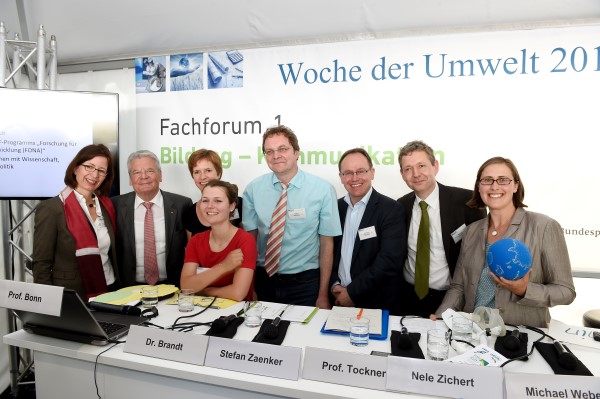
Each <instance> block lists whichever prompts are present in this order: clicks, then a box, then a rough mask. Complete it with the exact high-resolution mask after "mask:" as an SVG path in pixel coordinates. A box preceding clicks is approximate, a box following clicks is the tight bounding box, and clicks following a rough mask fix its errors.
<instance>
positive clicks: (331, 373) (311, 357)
mask: <svg viewBox="0 0 600 399" xmlns="http://www.w3.org/2000/svg"><path fill="white" fill-rule="evenodd" d="M302 370H303V371H302V378H304V379H307V380H315V381H323V382H331V383H334V384H341V385H350V386H353V387H360V388H369V389H379V390H382V391H383V390H385V379H386V374H387V358H385V357H381V356H372V355H367V354H363V353H351V352H342V351H334V350H329V349H321V348H311V347H306V348H305V350H304V367H302Z"/></svg>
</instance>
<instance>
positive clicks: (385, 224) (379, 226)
mask: <svg viewBox="0 0 600 399" xmlns="http://www.w3.org/2000/svg"><path fill="white" fill-rule="evenodd" d="M338 209H339V214H340V222H341V224H342V229H343V228H344V224H345V222H346V212H347V210H348V204H347V203H346V201H344V199H343V198H340V199H339V200H338ZM371 226H373V227H375V232H376V233H377V237H373V238H369V239H366V240H361V239H360V238H359V236H358V234H357V235H356V241H355V242H354V251H353V253H352V263H351V266H350V276H351V277H352V283H350V285H348V287H346V288H347V290H348V295H350V298H352V301H353V302H354V305H355V306H357V307H363V308H370V309H386V310H389V311H390V312H391V313H392V314H397V309H396V308H397V307H398V302H399V296H398V294H399V289H400V281H401V280H400V279H401V274H402V268H403V266H404V259H405V258H406V228H405V226H406V224H405V222H404V209H402V207H401V206H400V205H399V204H398V203H397V202H396V201H394V200H393V199H391V198H389V197H386V196H385V195H382V194H379V193H378V192H377V191H375V190H373V192H372V193H371V198H370V199H369V202H368V203H367V206H366V208H365V213H364V214H363V217H362V219H361V221H360V225H359V230H360V229H364V228H367V227H371ZM342 240H343V236H337V237H335V238H334V241H333V243H334V250H333V251H334V252H333V271H332V273H331V281H330V288H331V287H333V284H335V283H336V282H338V281H339V277H338V268H339V266H340V259H341V256H342Z"/></svg>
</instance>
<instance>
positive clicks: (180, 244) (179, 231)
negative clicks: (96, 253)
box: [111, 150, 192, 286]
mask: <svg viewBox="0 0 600 399" xmlns="http://www.w3.org/2000/svg"><path fill="white" fill-rule="evenodd" d="M127 170H128V172H129V184H130V185H131V186H132V187H133V192H130V193H128V194H123V195H119V196H116V197H113V198H111V199H112V202H113V204H114V206H115V210H116V212H117V259H118V265H119V269H120V271H121V276H122V285H124V286H132V285H138V284H150V285H155V284H173V285H175V286H179V280H180V277H181V269H182V267H183V258H184V255H185V246H186V244H187V234H186V230H185V227H184V226H183V222H182V220H181V217H182V215H183V212H184V211H185V210H186V209H187V208H189V207H190V206H191V205H192V200H191V199H190V198H188V197H184V196H182V195H178V194H174V193H169V192H167V191H163V190H161V189H160V187H159V186H160V182H162V171H161V168H160V162H159V160H158V157H157V156H156V154H154V153H153V152H151V151H147V150H139V151H136V152H134V153H132V154H131V155H129V158H127ZM147 213H149V214H148V216H149V219H148V220H149V221H151V222H152V224H153V226H154V229H153V231H154V240H153V241H154V247H155V248H154V249H153V251H152V252H155V257H154V259H155V260H154V262H156V267H157V269H158V272H157V274H153V275H152V277H149V275H148V273H147V272H146V270H145V268H144V265H145V261H146V260H147V256H148V255H147V254H145V250H146V248H145V246H146V245H147V244H148V241H146V240H145V239H144V238H145V237H144V235H145V234H146V232H147V230H146V228H145V224H144V222H145V220H146V214H147ZM149 247H150V246H149Z"/></svg>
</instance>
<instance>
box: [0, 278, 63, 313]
mask: <svg viewBox="0 0 600 399" xmlns="http://www.w3.org/2000/svg"><path fill="white" fill-rule="evenodd" d="M62 298H63V287H57V286H53V285H46V284H34V283H25V282H22V281H12V280H0V307H2V308H8V309H15V310H25V311H28V312H34V313H41V314H48V315H52V316H60V310H61V308H62Z"/></svg>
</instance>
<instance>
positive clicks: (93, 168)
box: [81, 164, 108, 177]
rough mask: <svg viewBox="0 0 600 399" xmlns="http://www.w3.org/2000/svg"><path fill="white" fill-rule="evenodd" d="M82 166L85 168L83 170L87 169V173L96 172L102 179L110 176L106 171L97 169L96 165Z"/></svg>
mask: <svg viewBox="0 0 600 399" xmlns="http://www.w3.org/2000/svg"><path fill="white" fill-rule="evenodd" d="M81 166H83V168H84V169H85V171H86V172H88V173H94V172H96V171H97V172H98V175H99V176H101V177H104V176H106V175H107V174H108V172H107V171H106V170H104V169H99V168H97V167H95V166H94V165H88V164H82V165H81Z"/></svg>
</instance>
